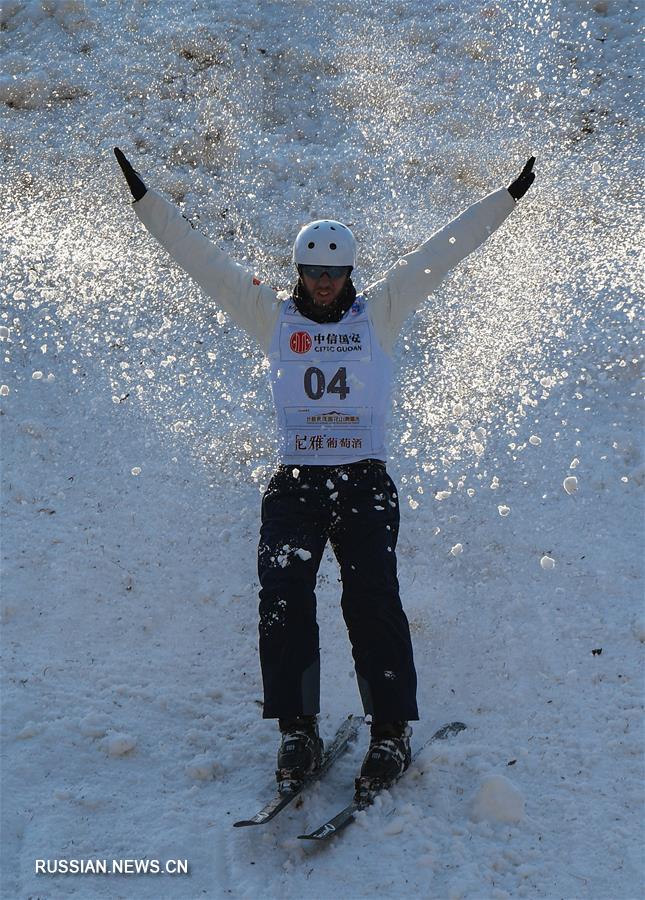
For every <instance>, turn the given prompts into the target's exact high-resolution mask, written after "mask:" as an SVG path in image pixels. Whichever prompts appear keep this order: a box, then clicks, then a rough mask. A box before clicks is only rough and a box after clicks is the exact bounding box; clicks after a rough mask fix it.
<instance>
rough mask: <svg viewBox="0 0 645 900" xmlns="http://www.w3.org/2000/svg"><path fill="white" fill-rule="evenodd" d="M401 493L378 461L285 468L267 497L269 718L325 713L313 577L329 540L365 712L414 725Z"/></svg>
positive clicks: (262, 563)
mask: <svg viewBox="0 0 645 900" xmlns="http://www.w3.org/2000/svg"><path fill="white" fill-rule="evenodd" d="M398 530H399V503H398V497H397V490H396V487H395V485H394V483H393V481H392V479H391V478H390V476H389V475H388V474H387V471H386V468H385V464H384V463H382V462H380V461H379V460H363V461H361V462H358V463H351V464H347V465H339V466H301V467H300V468H296V467H295V466H280V468H279V469H278V470H277V472H276V473H275V474H274V475H273V477H272V479H271V481H270V483H269V486H268V488H267V490H266V492H265V494H264V497H263V499H262V527H261V531H260V545H259V549H258V574H259V579H260V585H261V589H260V625H259V632H260V663H261V667H262V679H263V682H264V718H266V719H273V718H289V717H292V716H298V715H314V714H316V713H318V712H319V710H320V650H319V640H318V625H317V622H316V594H315V588H316V575H317V573H318V567H319V566H320V561H321V559H322V555H323V551H324V549H325V545H326V543H327V540H329V541H330V542H331V546H332V549H333V551H334V554H335V556H336V559H337V560H338V564H339V566H340V574H341V580H342V585H343V591H342V598H341V607H342V610H343V616H344V619H345V623H346V625H347V629H348V632H349V638H350V641H351V645H352V653H353V657H354V664H355V669H356V677H357V680H358V686H359V690H360V693H361V698H362V702H363V708H364V711H365V713H366V714H368V713H369V714H371V715H372V717H373V721H375V722H390V721H400V720H403V721H409V720H413V719H418V717H419V716H418V711H417V704H416V673H415V669H414V662H413V656H412V642H411V640H410V629H409V626H408V620H407V618H406V615H405V613H404V611H403V608H402V606H401V600H400V598H399V583H398V578H397V571H396V555H395V549H396V541H397V537H398Z"/></svg>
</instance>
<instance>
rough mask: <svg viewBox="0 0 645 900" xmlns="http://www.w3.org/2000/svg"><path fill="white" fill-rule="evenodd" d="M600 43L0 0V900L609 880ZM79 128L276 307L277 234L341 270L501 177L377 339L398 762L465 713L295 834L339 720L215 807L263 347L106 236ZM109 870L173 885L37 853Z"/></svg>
mask: <svg viewBox="0 0 645 900" xmlns="http://www.w3.org/2000/svg"><path fill="white" fill-rule="evenodd" d="M638 21H639V8H638V5H637V4H634V3H631V2H618V0H616V2H614V0H606V2H593V0H517V2H515V0H513V2H511V0H499V2H477V0H463V2H461V3H459V4H454V3H439V2H436V0H430V2H424V0H396V2H393V3H391V4H381V5H375V4H373V3H367V2H365V0H353V2H350V0H318V2H313V0H285V2H278V0H274V2H262V3H259V4H258V3H251V2H247V0H237V2H235V3H233V2H231V0H218V2H217V3H212V2H207V0H176V2H175V3H173V4H170V5H166V4H153V3H149V2H147V0H131V2H128V3H122V2H114V3H108V2H105V0H6V2H4V3H2V5H1V6H0V41H1V42H2V63H3V64H2V68H1V71H0V104H1V109H2V116H1V118H0V152H1V153H2V161H3V165H2V172H1V173H0V179H1V181H2V201H1V202H2V206H1V209H2V213H1V215H2V220H1V227H0V259H1V260H2V282H1V284H0V291H1V292H2V300H3V304H2V311H1V312H0V321H1V324H0V342H1V345H2V351H3V358H4V363H5V366H4V372H3V374H2V376H1V377H0V381H1V384H0V399H1V409H0V412H1V413H2V415H1V417H0V423H1V424H2V429H3V465H2V475H3V490H2V514H3V524H2V552H3V563H2V565H3V573H2V607H1V622H2V654H3V663H2V675H3V683H2V695H1V699H2V733H3V744H2V768H1V779H2V799H1V805H2V842H1V843H2V850H1V854H2V857H1V861H2V892H3V895H4V896H7V897H43V896H46V897H48V898H58V897H75V898H87V897H92V898H112V897H128V898H137V900H138V898H158V897H164V898H166V897H167V898H193V897H207V898H214V900H215V898H224V897H239V898H253V900H255V898H257V897H263V898H321V900H327V898H332V897H338V896H344V897H347V898H367V897H369V898H372V897H382V898H398V897H401V896H408V897H419V898H450V900H480V898H494V900H503V898H514V897H528V898H549V900H550V898H554V900H555V898H597V900H606V898H613V900H631V898H636V897H640V896H641V895H642V885H643V874H644V873H643V858H642V845H643V837H644V835H643V821H644V818H643V804H642V799H643V795H642V784H643V775H644V774H645V773H644V767H643V746H642V734H643V720H642V702H643V690H642V685H643V667H642V656H643V649H644V648H643V643H644V642H645V615H644V612H643V562H642V559H643V552H642V524H643V500H642V492H643V482H644V481H645V469H644V467H643V458H642V400H641V395H640V393H639V381H638V378H639V367H640V363H641V359H642V350H641V345H640V338H639V329H638V312H639V299H640V295H639V285H640V284H641V283H642V266H641V267H639V258H640V257H639V253H640V248H641V246H642V212H641V209H642V207H641V200H640V195H641V183H642V167H641V164H640V159H641V158H642V151H641V147H640V146H639V142H638V141H639V139H638V134H639V127H640V125H641V120H640V119H639V108H638V102H639V98H640V97H641V96H642V95H643V85H642V75H641V74H640V73H641V69H642V66H640V62H641V59H640V55H639V54H640V46H639V42H638V36H637V26H638ZM114 146H120V147H121V148H122V149H123V150H124V152H125V153H126V155H128V157H129V158H130V159H131V161H132V163H133V165H134V166H135V168H136V169H137V170H138V171H140V172H141V174H142V176H143V177H144V179H145V180H146V183H147V184H149V185H150V186H153V187H155V188H156V189H158V190H160V191H161V192H162V193H163V194H164V195H165V196H167V197H169V198H170V199H172V200H173V201H174V202H175V203H177V204H179V205H180V207H181V209H182V211H183V212H184V214H185V215H186V216H188V217H189V218H190V219H191V221H193V223H194V224H195V225H196V227H198V228H200V229H202V230H203V231H204V232H205V233H207V234H208V235H209V236H210V237H211V238H212V239H213V240H214V241H216V242H217V243H218V244H219V245H220V246H222V247H223V248H224V249H226V250H227V252H229V253H230V255H231V256H232V257H233V258H235V259H236V260H238V261H239V262H240V263H241V264H243V265H245V266H247V267H248V268H250V269H252V270H253V272H254V273H255V274H256V275H257V277H259V278H260V279H262V280H263V281H265V282H267V283H269V284H272V285H275V286H276V288H280V289H288V288H289V286H290V285H291V284H292V283H293V271H292V266H291V263H290V250H291V244H292V241H293V239H294V237H295V235H296V233H297V231H298V228H299V226H300V225H302V224H303V223H304V222H306V221H309V220H311V219H313V218H318V217H322V216H325V217H331V218H335V219H340V220H341V221H343V222H346V223H347V224H348V225H350V226H351V227H352V229H353V230H354V232H355V234H356V236H357V239H358V243H359V263H358V267H357V271H356V273H355V280H356V283H357V286H358V287H359V288H360V287H361V286H364V285H366V284H368V283H369V282H370V281H373V280H374V279H375V278H377V277H379V275H380V274H381V273H382V272H383V271H384V270H385V269H386V268H388V267H389V266H390V265H392V264H393V263H395V262H396V260H397V259H399V258H400V257H401V256H402V255H403V254H405V253H407V252H408V251H410V250H411V249H413V248H414V246H416V244H417V243H418V242H420V241H421V240H422V239H424V238H425V237H427V236H429V234H430V233H432V232H433V231H434V230H436V229H437V228H438V227H440V226H442V225H444V224H445V223H446V222H448V221H450V219H451V218H452V217H454V215H456V214H457V213H458V212H459V211H460V210H461V209H463V208H464V207H465V206H467V205H468V204H469V203H471V202H473V201H474V200H477V199H479V198H481V197H482V196H484V195H485V194H486V193H488V192H489V191H491V190H494V189H495V188H498V187H500V186H504V185H506V184H508V183H509V182H510V181H511V180H512V178H513V177H515V176H516V175H517V174H518V173H519V171H520V169H521V167H522V166H523V164H524V162H525V161H526V159H527V158H528V157H529V156H530V155H532V154H535V156H536V158H537V161H536V166H535V171H536V175H537V177H536V181H535V184H534V185H533V187H532V188H531V189H530V191H529V193H528V194H527V195H526V197H525V198H524V199H523V200H521V201H520V203H519V204H518V206H517V209H516V210H515V211H514V212H513V214H512V215H511V217H510V218H509V219H508V220H507V222H505V223H504V225H503V226H502V227H501V228H500V229H499V231H498V232H496V233H495V234H494V235H493V236H492V237H491V238H490V240H489V241H488V242H487V243H486V244H485V245H484V246H483V247H482V248H481V249H480V250H478V251H477V252H476V253H475V254H473V255H472V256H471V257H468V259H467V260H466V261H465V262H464V263H462V264H461V265H460V266H459V267H458V268H457V269H456V270H455V271H454V273H452V274H451V275H450V276H449V277H448V279H446V281H445V282H444V283H443V284H442V286H441V288H440V289H439V290H438V291H437V292H436V293H435V294H434V295H433V296H432V297H431V298H429V299H428V300H427V301H426V303H425V304H424V305H422V306H421V307H420V309H419V310H418V312H417V313H416V314H415V315H414V317H412V318H411V319H410V320H409V321H408V323H407V324H406V327H405V328H404V331H403V333H402V335H401V338H400V340H399V342H398V343H397V346H396V354H395V355H396V365H397V376H396V382H395V392H394V398H395V400H394V407H393V411H392V417H391V425H390V454H391V458H390V461H389V464H388V468H389V471H390V473H391V474H392V477H393V478H394V481H395V482H396V483H397V485H398V487H399V496H400V498H401V501H402V504H401V505H402V527H401V535H400V539H399V544H398V547H397V553H398V560H399V577H400V583H401V592H402V598H403V602H404V605H405V608H406V611H407V613H408V617H409V619H410V625H411V630H412V637H413V642H414V647H415V654H416V663H417V669H418V674H419V701H420V709H421V716H422V718H421V720H420V721H419V722H418V723H414V735H413V744H414V743H415V742H417V743H421V741H422V740H423V738H424V737H426V736H429V735H430V734H431V733H432V732H433V731H434V730H435V729H436V728H437V727H438V726H440V725H442V724H444V723H446V722H449V721H453V720H460V721H463V722H465V723H466V725H467V729H466V730H465V731H464V732H463V733H461V734H459V735H456V736H454V737H452V738H451V739H450V740H448V741H446V742H445V743H444V744H441V745H433V746H431V747H429V748H427V749H426V750H424V751H423V752H422V753H421V754H420V755H419V757H418V758H417V760H416V761H415V763H414V765H413V767H412V769H411V771H410V772H409V773H408V774H407V775H406V776H405V778H404V779H403V780H402V781H401V782H400V783H399V784H398V785H396V786H395V787H394V788H392V790H391V791H388V792H386V793H384V794H383V795H382V796H380V797H379V798H378V799H377V802H376V803H375V804H374V806H373V807H371V808H370V809H368V810H366V811H365V812H362V813H361V814H360V815H359V816H358V817H357V820H356V822H355V823H354V824H353V825H352V826H351V827H350V828H349V829H348V830H347V831H346V832H345V833H344V834H343V835H341V836H339V837H337V838H335V839H332V841H331V842H330V843H329V844H328V845H326V846H325V847H324V848H320V847H315V846H313V847H312V846H310V845H308V844H306V842H302V841H298V840H297V839H296V836H297V835H298V834H300V833H302V832H303V831H304V830H309V829H311V828H314V827H316V826H317V825H319V824H320V823H321V822H322V821H324V819H325V818H326V817H327V816H328V815H329V814H330V813H332V812H334V811H335V810H336V809H337V808H338V807H340V805H343V804H344V803H345V802H346V801H347V799H348V798H349V796H350V795H351V791H352V784H353V778H354V775H355V774H356V773H357V771H358V768H359V767H360V762H361V759H362V756H363V754H364V751H365V748H366V745H367V728H365V729H363V733H362V735H361V738H360V740H359V741H358V742H357V744H356V745H354V746H353V747H352V748H351V750H350V751H349V752H348V753H347V754H346V756H345V757H344V758H343V759H342V760H341V761H340V762H339V763H338V764H337V766H336V767H335V768H334V769H333V770H332V772H330V774H329V775H328V776H327V777H326V778H325V779H324V781H322V782H321V783H320V784H319V785H317V786H316V787H315V788H314V789H312V790H311V791H309V792H308V793H307V794H306V796H305V797H304V799H303V802H302V803H301V804H300V805H294V806H293V807H291V808H289V810H288V811H285V812H284V813H283V814H282V815H281V816H280V817H279V818H277V819H276V820H275V821H274V822H272V823H270V824H269V825H266V826H264V827H262V828H256V829H233V828H232V827H231V825H232V822H234V821H235V820H237V819H239V818H243V817H245V816H247V815H251V814H252V813H254V812H255V811H256V809H257V808H258V807H259V806H260V805H261V804H262V803H263V802H264V801H265V800H266V799H268V798H269V797H270V796H271V794H272V790H273V784H272V782H273V769H274V766H275V752H276V749H277V729H276V726H275V723H274V722H271V721H266V720H263V719H262V718H261V714H262V710H261V701H262V691H261V680H260V673H259V665H258V659H257V622H256V609H257V591H258V584H257V576H256V556H255V554H256V543H257V537H258V531H259V516H260V499H261V492H262V491H263V490H264V488H265V487H266V485H267V483H268V479H269V477H270V475H271V472H272V470H273V467H274V465H275V462H276V454H275V446H276V445H275V432H274V426H273V419H272V408H271V400H270V392H269V387H268V380H267V363H266V361H265V360H264V358H263V356H262V353H261V351H260V350H259V349H258V347H257V346H256V345H255V344H254V343H253V342H252V341H251V339H250V338H248V337H247V336H246V335H244V334H243V333H242V332H241V331H240V330H239V329H237V328H236V327H235V326H234V325H233V324H232V323H231V321H230V320H229V318H228V317H227V316H226V315H225V314H224V313H223V312H222V311H221V310H219V309H218V308H217V307H216V306H215V305H214V304H213V303H212V301H210V300H208V299H207V298H205V297H204V296H203V295H202V294H201V293H200V291H199V289H198V288H197V286H196V285H194V284H193V283H191V282H190V280H189V279H188V278H187V277H186V276H185V275H184V274H183V273H182V272H181V271H179V270H178V269H177V268H176V267H175V266H174V265H173V264H172V263H171V262H170V261H169V259H168V258H167V257H166V256H164V253H163V251H162V250H161V249H160V248H159V247H158V246H156V245H155V244H154V243H153V241H152V240H151V239H150V238H149V237H148V235H147V234H146V233H145V230H144V229H143V228H142V226H141V225H140V224H139V223H138V221H137V220H136V217H135V216H134V214H133V212H132V209H131V206H130V200H131V198H130V195H129V193H128V190H127V187H126V185H125V183H124V181H123V179H122V177H121V174H120V172H119V170H118V167H117V166H116V164H115V161H114V157H113V155H112V148H113V147H114ZM332 489H334V485H333V484H332V485H331V487H330V490H332ZM307 552H308V551H306V550H304V549H303V548H299V547H287V548H285V552H284V558H283V562H284V564H285V565H288V564H289V560H290V559H291V558H292V557H293V555H294V554H295V555H299V556H301V558H304V557H303V554H306V553H307ZM318 599H319V621H320V627H321V647H322V665H323V672H322V674H323V698H322V699H323V710H322V716H321V731H322V733H323V736H324V737H325V738H329V737H330V736H331V735H332V734H333V733H334V731H335V729H336V727H337V725H338V723H339V722H340V721H341V720H342V718H344V716H346V715H347V714H348V713H349V712H359V711H360V707H359V697H358V691H357V687H356V683H355V678H354V673H353V666H352V660H351V653H350V648H349V642H348V639H347V636H346V632H345V627H344V624H343V621H342V617H341V613H340V608H339V583H338V569H337V566H336V563H335V561H334V559H333V557H332V555H331V551H329V549H328V551H327V552H326V554H325V557H324V559H323V564H322V566H321V570H320V574H319V578H318ZM146 859H147V860H160V861H162V863H163V862H166V861H172V860H184V859H185V860H187V861H188V864H189V873H188V874H175V875H173V874H169V873H167V872H164V873H163V874H158V875H156V874H152V875H147V876H146V875H142V874H113V875H103V874H93V872H92V866H90V865H87V866H86V868H88V870H89V871H87V872H86V874H69V873H68V874H62V873H61V872H60V871H59V873H58V874H52V873H51V871H43V870H42V868H41V869H40V870H39V869H38V867H37V865H36V862H37V860H47V861H50V863H51V861H55V860H67V861H70V860H80V861H84V863H87V864H89V863H90V862H91V861H95V860H146ZM94 871H95V872H96V869H94ZM130 871H131V870H130Z"/></svg>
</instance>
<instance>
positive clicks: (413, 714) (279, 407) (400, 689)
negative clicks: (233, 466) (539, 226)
mask: <svg viewBox="0 0 645 900" xmlns="http://www.w3.org/2000/svg"><path fill="white" fill-rule="evenodd" d="M114 152H115V155H116V157H117V160H118V162H119V164H120V166H121V169H122V171H123V174H124V176H125V178H126V180H127V182H128V185H129V187H130V190H131V192H132V195H133V197H134V210H135V212H136V214H137V216H138V217H139V219H140V220H141V222H143V224H144V225H145V227H146V228H147V229H148V231H149V232H150V233H151V234H152V235H153V237H155V238H156V239H157V241H159V243H160V244H161V245H162V246H163V247H165V249H166V250H167V251H168V252H169V253H170V255H171V256H172V257H173V259H174V260H175V261H176V262H177V263H178V265H179V266H181V267H182V268H183V269H184V270H185V271H186V272H187V273H188V274H189V275H191V276H192V277H193V278H194V279H195V280H196V281H197V283H198V284H199V285H200V287H201V288H202V289H203V290H204V291H205V293H206V294H208V295H209V296H210V297H212V298H213V299H214V300H215V301H216V302H217V303H218V304H219V305H220V306H221V307H223V308H224V309H225V310H226V311H227V312H228V314H229V315H230V316H231V318H232V319H233V320H234V321H235V322H236V323H237V324H238V325H239V326H240V327H241V328H243V329H244V330H245V331H247V332H248V333H249V334H250V335H252V336H253V337H254V338H255V339H256V340H257V341H258V342H259V344H260V345H261V347H262V349H263V350H264V352H265V353H266V355H267V357H268V360H269V362H270V376H271V385H272V390H273V399H274V403H275V409H276V415H277V425H278V436H279V445H280V465H279V466H278V468H277V470H276V472H275V474H274V475H273V477H272V478H271V481H270V483H269V485H268V487H267V490H266V492H265V494H264V496H263V499H262V511H261V529H260V542H259V548H258V575H259V581H260V605H259V637H260V644H259V647H260V663H261V669H262V678H263V684H264V712H263V715H264V718H269V719H278V722H279V728H280V732H281V735H282V740H281V745H280V749H279V751H278V764H277V772H276V776H277V779H278V784H279V788H280V790H281V791H283V792H288V791H290V790H295V789H296V788H297V787H298V785H299V784H301V783H302V780H303V778H304V776H305V775H307V774H309V773H311V772H313V771H315V770H316V768H318V767H319V766H320V763H321V759H322V755H323V744H322V741H321V739H320V737H319V734H318V722H317V716H318V713H319V678H320V665H319V646H318V626H317V623H316V597H315V586H316V575H317V572H318V568H319V565H320V561H321V558H322V554H323V551H324V548H325V545H326V543H327V541H328V540H329V541H330V543H331V546H332V548H333V551H334V553H335V555H336V559H337V560H338V563H339V566H340V573H341V580H342V598H341V606H342V611H343V616H344V619H345V622H346V625H347V628H348V632H349V637H350V641H351V645H352V653H353V657H354V663H355V670H356V677H357V681H358V686H359V690H360V694H361V699H362V704H363V708H364V711H365V713H366V714H369V715H370V716H371V718H372V724H371V734H370V745H369V749H368V751H367V755H366V757H365V760H364V762H363V765H362V768H361V775H360V778H361V779H362V780H363V783H368V784H370V785H373V786H375V787H377V786H383V785H387V784H389V783H391V782H392V781H393V780H395V779H396V778H397V777H398V776H399V775H400V774H401V773H402V772H403V771H404V770H405V769H406V768H407V767H408V765H409V763H410V755H411V754H410V735H411V729H410V727H409V725H408V723H409V722H410V721H415V720H417V719H418V717H419V716H418V710H417V702H416V673H415V668H414V661H413V653H412V643H411V640H410V630H409V627H408V621H407V618H406V615H405V613H404V611H403V608H402V605H401V600H400V597H399V585H398V580H397V564H396V555H395V549H396V542H397V535H398V529H399V505H398V496H397V490H396V487H395V485H394V483H393V481H392V479H391V478H390V476H389V474H388V472H387V469H386V460H387V453H386V444H385V419H386V415H387V411H388V406H389V393H390V385H391V380H392V369H393V358H392V348H393V345H394V342H395V340H396V338H397V336H398V334H399V332H400V330H401V328H402V327H403V324H404V322H405V320H406V319H407V318H408V316H409V315H411V314H412V313H413V312H414V311H415V310H416V309H417V308H418V307H419V306H421V304H422V303H423V302H424V300H425V298H426V297H427V296H428V295H429V294H430V293H431V291H433V290H434V289H435V288H436V287H437V285H438V284H439V283H440V282H441V280H442V279H443V278H444V276H445V275H446V274H447V272H449V271H450V270H451V269H452V268H453V267H454V266H455V265H456V264H457V263H458V262H459V261H460V260H462V259H463V258H464V257H466V256H467V255H468V254H469V253H472V251H473V250H475V249H476V248H477V247H478V246H479V245H480V244H482V243H483V242H484V241H485V240H486V238H487V237H488V236H489V235H490V234H491V233H492V232H493V231H494V230H495V229H496V228H498V227H499V226H500V225H501V224H502V222H503V221H504V220H505V219H506V217H507V216H508V215H509V214H510V212H511V211H512V210H513V208H514V206H515V204H516V202H517V201H518V200H519V199H520V198H521V197H523V196H524V194H525V193H526V191H527V190H528V189H529V187H530V185H531V184H532V182H533V180H534V178H535V175H534V173H533V171H532V169H533V164H534V162H535V157H531V158H530V159H529V160H528V162H527V163H526V165H525V166H524V168H523V169H522V171H521V173H520V175H519V176H518V177H517V178H516V179H515V180H514V181H513V182H512V183H511V184H510V185H509V187H508V188H500V189H498V190H496V191H494V192H493V193H491V194H489V195H488V196H486V197H484V199H483V200H480V201H479V202H477V203H474V204H473V205H471V206H469V207H468V208H467V209H466V210H465V211H464V212H462V213H461V214H460V215H459V216H458V217H457V218H456V219H454V220H453V221H452V222H451V223H450V224H449V225H447V226H446V227H444V228H442V229H441V230H440V231H438V232H436V233H435V234H434V235H433V236H432V237H430V238H429V239H428V240H427V241H425V242H424V243H422V244H421V245H420V246H419V247H417V248H416V249H415V250H413V251H412V252H411V253H409V254H407V255H406V256H404V257H403V258H402V259H400V260H399V261H398V262H397V263H396V264H395V265H394V266H392V268H390V269H388V271H387V272H386V273H385V275H384V276H383V277H382V278H381V279H380V280H378V281H376V282H375V283H373V284H371V285H369V287H367V288H365V289H364V290H363V291H362V292H361V293H360V294H357V292H356V289H355V287H354V284H353V282H352V278H351V275H352V272H353V270H354V267H355V265H356V244H355V240H354V236H353V234H352V232H351V231H350V229H349V228H348V227H347V226H345V225H343V224H342V223H340V222H336V221H333V220H329V219H322V220H317V221H314V222H310V223H309V224H308V225H306V226H305V227H304V228H302V229H301V230H300V231H299V233H298V235H297V236H296V239H295V243H294V245H293V262H294V264H295V267H296V270H297V275H298V278H297V282H296V285H295V288H294V289H293V291H292V293H291V296H290V297H287V299H280V298H279V297H278V296H277V295H276V292H275V291H274V290H272V289H271V288H269V287H268V286H266V285H264V284H261V283H260V282H259V281H258V280H257V279H256V278H254V277H253V274H252V273H251V272H248V271H246V270H245V269H244V268H242V267H241V266H240V265H239V264H237V263H235V262H233V261H232V260H231V259H230V258H229V257H228V256H227V255H226V254H225V253H224V252H223V251H222V250H220V249H219V248H217V247H216V246H215V245H214V244H212V243H211V242H210V241H209V240H208V239H207V238H205V237H204V236H203V235H202V234H200V233H199V232H198V231H196V230H195V229H194V228H193V227H192V225H191V224H190V223H189V222H188V221H187V220H186V219H185V218H184V217H183V216H182V214H181V213H180V212H179V210H177V209H176V208H175V207H174V206H173V205H172V204H171V203H169V202H167V201H166V200H164V199H163V198H162V197H161V196H160V195H159V194H158V193H156V192H155V191H153V190H148V189H147V188H146V186H145V184H144V182H143V181H142V179H141V177H140V175H139V174H138V173H137V172H135V170H134V169H133V168H132V166H131V165H130V163H129V162H128V160H127V159H126V157H125V156H124V154H123V153H122V152H121V151H120V150H119V149H118V148H115V151H114Z"/></svg>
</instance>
